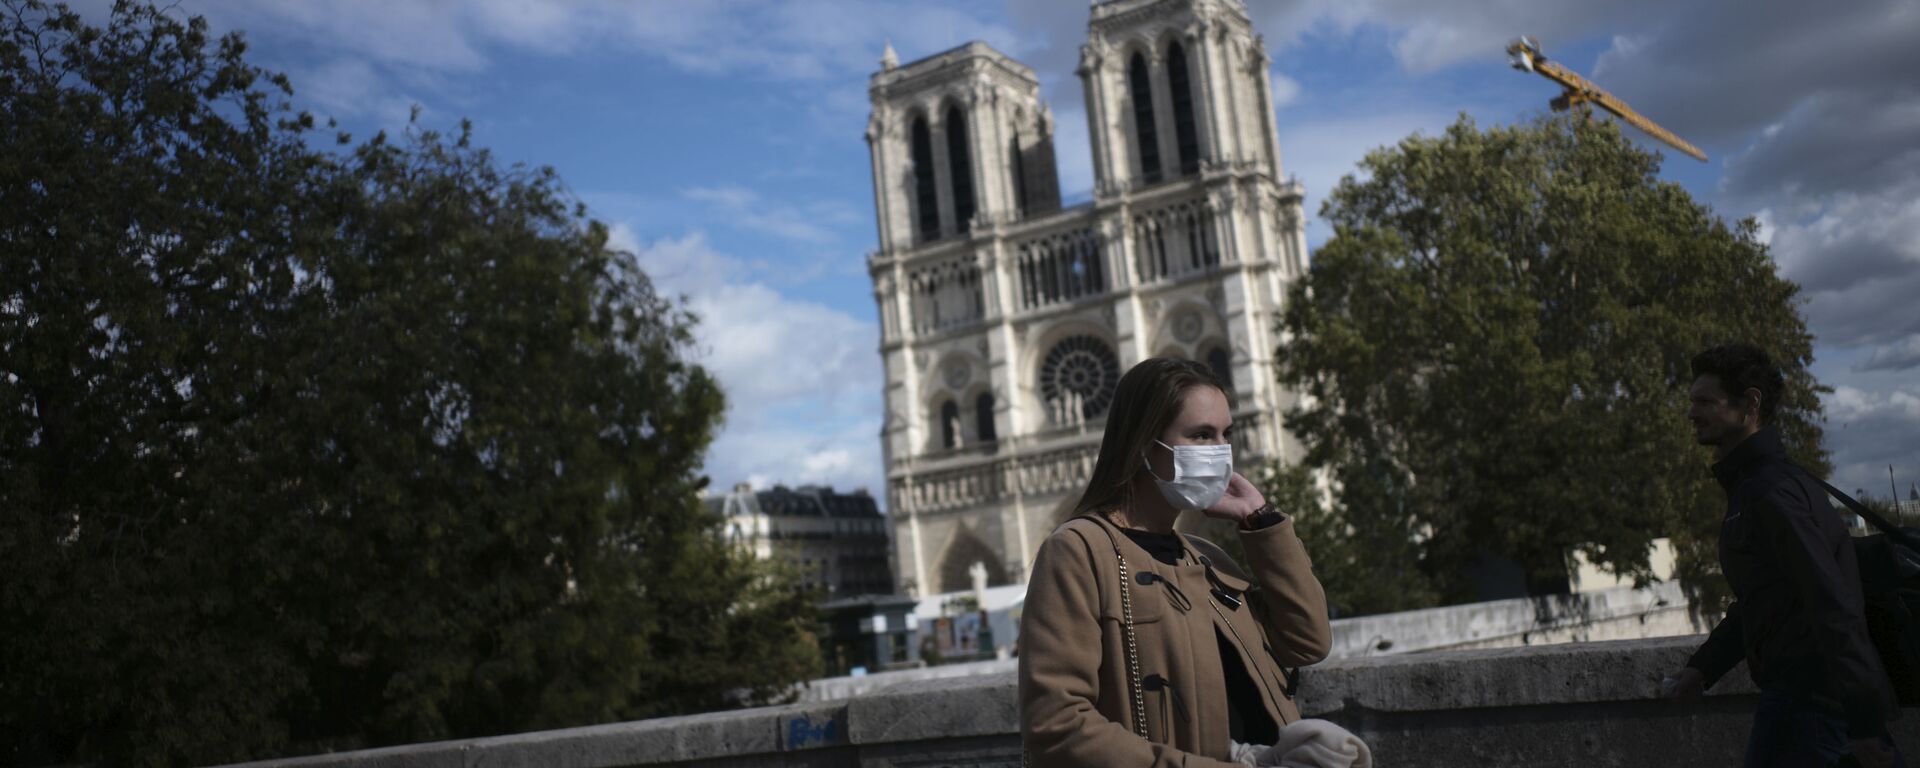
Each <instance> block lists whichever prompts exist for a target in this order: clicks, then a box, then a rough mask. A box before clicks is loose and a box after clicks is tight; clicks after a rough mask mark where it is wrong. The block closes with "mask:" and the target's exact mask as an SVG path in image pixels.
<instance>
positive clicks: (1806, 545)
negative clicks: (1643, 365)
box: [1662, 344, 1900, 767]
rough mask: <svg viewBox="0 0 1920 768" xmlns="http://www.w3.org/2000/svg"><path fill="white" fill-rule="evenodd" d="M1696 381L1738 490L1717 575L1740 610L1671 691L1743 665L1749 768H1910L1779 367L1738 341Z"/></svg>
mask: <svg viewBox="0 0 1920 768" xmlns="http://www.w3.org/2000/svg"><path fill="white" fill-rule="evenodd" d="M1693 375H1694V382H1693V387H1692V389H1691V391H1690V393H1689V396H1690V398H1691V400H1692V406H1691V407H1690V408H1689V409H1688V411H1687V416H1688V419H1689V420H1690V421H1692V423H1693V428H1694V436H1695V437H1696V438H1697V439H1698V440H1699V442H1700V444H1701V445H1710V446H1713V448H1714V459H1715V461H1714V464H1713V476H1714V478H1715V479H1716V480H1718V481H1719V482H1720V487H1721V488H1723V489H1725V491H1726V494H1727V512H1726V517H1725V518H1724V519H1723V520H1722V521H1721V523H1720V570H1721V572H1722V573H1723V574H1725V575H1726V577H1727V582H1728V584H1729V585H1730V586H1732V588H1733V594H1734V603H1733V605H1731V606H1729V607H1728V608H1727V614H1726V618H1724V619H1722V620H1721V621H1720V624H1719V625H1718V626H1716V627H1714V628H1713V633H1712V634H1711V635H1709V636H1708V637H1707V641H1706V642H1705V643H1703V644H1702V645H1701V646H1700V650H1699V651H1697V652H1696V653H1694V654H1693V658H1691V659H1689V660H1688V661H1687V666H1686V667H1684V668H1682V669H1681V670H1680V671H1678V672H1675V673H1673V674H1671V675H1669V676H1668V677H1667V679H1666V680H1664V681H1662V683H1663V688H1664V689H1665V692H1666V693H1667V695H1669V696H1671V697H1673V698H1676V699H1681V700H1691V699H1694V698H1697V697H1698V696H1699V695H1700V693H1701V692H1702V691H1703V690H1705V689H1706V688H1707V687H1709V686H1711V685H1713V684H1714V683H1715V682H1716V681H1718V680H1719V679H1720V677H1721V676H1722V675H1725V674H1726V673H1727V672H1728V671H1729V670H1731V669H1733V667H1734V665H1735V664H1737V663H1739V662H1740V660H1742V659H1745V660H1746V662H1747V672H1748V673H1749V674H1751V675H1752V676H1753V681H1754V684H1755V685H1757V686H1759V688H1760V690H1761V695H1760V705H1759V708H1758V710H1757V711H1756V712H1755V713H1754V721H1753V733H1752V736H1751V737H1750V738H1749V740H1748V742H1747V759H1746V765H1747V766H1750V767H1753V766H1831V765H1835V764H1837V763H1838V762H1839V761H1840V759H1841V758H1842V757H1843V756H1844V755H1845V754H1847V753H1848V752H1849V751H1851V752H1852V754H1853V755H1854V757H1855V758H1856V759H1857V760H1859V761H1860V762H1861V764H1863V765H1870V766H1875V765H1896V764H1900V763H1899V760H1900V757H1899V754H1898V753H1897V752H1896V751H1894V750H1893V748H1892V740H1891V739H1887V738H1885V734H1886V725H1885V723H1886V719H1887V716H1888V715H1889V714H1891V713H1894V712H1897V711H1898V710H1897V707H1898V705H1897V704H1896V703H1895V702H1894V698H1893V691H1892V688H1891V686H1890V685H1889V684H1888V682H1887V676H1886V672H1885V671H1884V670H1883V669H1882V668H1881V666H1880V659H1879V656H1878V655H1877V654H1876V653H1875V651H1874V649H1873V644H1872V642H1871V641H1870V640H1869V639H1868V637H1867V625H1866V614H1865V609H1864V607H1863V602H1862V597H1861V594H1860V570H1859V566H1858V564H1857V563H1856V562H1855V561H1854V553H1853V542H1852V540H1851V539H1850V538H1849V537H1848V534H1847V529H1846V525H1845V523H1843V522H1842V521H1841V519H1840V516H1839V514H1837V513H1836V512H1835V511H1834V509H1833V506H1832V504H1831V503H1830V502H1829V501H1828V500H1827V497H1826V494H1825V493H1824V492H1823V490H1822V489H1821V488H1820V486H1819V484H1818V483H1817V482H1816V481H1815V480H1814V479H1813V478H1812V477H1811V476H1810V475H1808V474H1807V473H1806V472H1805V471H1804V470H1802V469H1800V468H1799V467H1797V466H1795V465H1794V464H1793V463H1792V462H1789V461H1788V460H1787V457H1786V451H1785V449H1784V448H1783V447H1782V445H1781V442H1780V432H1779V430H1778V429H1777V428H1776V427H1774V426H1773V425H1772V422H1773V418H1774V413H1775V410H1776V409H1777V407H1778V404H1779V401H1780V393H1781V391H1782V390H1783V389H1784V388H1785V383H1784V380H1783V378H1782V376H1781V374H1780V370H1779V368H1777V367H1775V366H1774V364H1773V362H1772V361H1771V360H1770V359H1768V357H1767V355H1766V353H1764V352H1761V351H1760V350H1759V349H1757V348H1754V347H1751V346H1748V345H1744V344H1733V345H1727V346H1721V347H1715V348H1713V349H1709V350H1707V351H1705V352H1702V353H1700V354H1699V355H1698V356H1696V357H1694V358H1693ZM1849 742H1851V744H1850V743H1849Z"/></svg>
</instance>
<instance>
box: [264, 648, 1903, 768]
mask: <svg viewBox="0 0 1920 768" xmlns="http://www.w3.org/2000/svg"><path fill="white" fill-rule="evenodd" d="M1699 641H1700V638H1699V637H1675V638H1662V639H1654V640H1625V641H1615V642H1600V643H1573V644H1565V645H1552V646H1545V647H1520V648H1501V649H1489V650H1473V651H1440V652H1432V653H1416V654H1406V655H1399V656H1385V657H1373V658H1350V659H1343V660H1338V661H1331V662H1327V663H1325V664H1322V665H1320V666H1318V667H1315V668H1312V669H1309V670H1307V671H1306V673H1305V675H1304V683H1303V688H1302V698H1301V700H1300V705H1301V710H1302V711H1303V712H1304V713H1306V714H1307V716H1309V717H1321V718H1326V719H1328V720H1332V721H1334V722H1337V723H1340V724H1341V725H1344V726H1346V727H1347V728H1349V729H1352V730H1354V731H1355V732H1357V733H1359V734H1360V735H1361V736H1362V737H1363V738H1365V739H1366V740H1367V741H1368V743H1370V744H1371V745H1372V746H1373V749H1374V756H1375V759H1376V762H1377V763H1378V764H1380V765H1386V766H1396V765H1417V766H1463V767H1465V766H1472V767H1473V768H1482V767H1498V766H1514V767H1515V768H1519V767H1520V766H1526V767H1527V768H1535V767H1537V766H1558V765H1580V766H1644V765H1683V764H1684V765H1691V766H1719V765H1734V764H1737V762H1738V759H1739V755H1740V754H1741V751H1742V749H1743V747H1744V745H1745V742H1746V736H1747V724H1748V720H1749V718H1750V716H1751V713H1752V709H1753V705H1754V699H1755V696H1754V690H1753V687H1752V684H1751V683H1750V682H1749V681H1748V680H1747V679H1746V676H1745V673H1744V671H1742V670H1736V671H1735V672H1734V673H1733V674H1732V675H1729V676H1728V679H1726V680H1724V681H1722V682H1721V685H1720V687H1719V688H1718V689H1716V690H1715V691H1714V692H1713V694H1712V695H1709V696H1708V697H1707V699H1706V700H1705V701H1702V702H1700V703H1698V704H1695V705H1692V706H1683V705H1677V704H1671V703H1668V702H1664V701H1657V700H1654V699H1652V698H1651V696H1652V692H1653V690H1654V688H1655V686H1656V685H1657V683H1658V680H1659V679H1660V676H1661V674H1663V673H1664V672H1666V671H1667V670H1669V669H1673V668H1676V667H1678V666H1680V665H1681V664H1682V663H1683V662H1685V660H1686V657H1687V655H1688V654H1689V653H1691V652H1692V649H1693V648H1694V647H1695V646H1696V645H1697V644H1698V643H1699ZM1014 707H1015V701H1014V675H1013V673H1011V672H1008V671H996V672H989V673H986V674H980V675H975V676H971V677H962V678H951V679H942V680H919V681H913V682H906V683H900V684H897V685H893V686H889V687H886V688H883V689H879V690H874V691H868V692H866V693H863V694H860V695H858V696H857V697H854V698H850V699H845V700H840V701H830V702H818V703H811V704H798V705H792V706H786V707H769V708H764V709H754V710H743V711H738V712H725V713H717V714H710V715H697V716H691V717H677V718H663V719H659V720H644V721H639V722H632V723H618V724H613V725H603V726H594V727H590V728H574V729H568V730H562V731H547V732H542V733H530V734H520V735H515V736H501V737H495V738H488V739H475V740H469V741H451V742H440V743H434V744H417V745H411V746H405V747H393V748H388V749H378V750H368V751H364V752H349V753H341V754H335V755H322V756H316V757H309V758H299V759H293V760H282V761H272V762H264V763H252V764H249V765H256V766H289V767H290V766H315V767H316V768H317V767H320V766H325V767H326V768H349V767H353V768H362V767H365V768H374V767H376V766H377V767H379V768H442V767H445V768H456V767H457V768H481V767H482V766H485V767H486V768H516V767H518V766H529V767H530V766H555V767H556V768H560V767H568V766H579V767H582V768H584V767H586V766H608V767H611V766H633V765H657V764H680V765H694V766H716V767H717V766H822V767H824V766H861V767H862V768H879V767H881V766H909V765H911V766H933V765H941V766H1017V765H1019V763H1020V760H1019V726H1018V721H1017V718H1016V715H1015V709H1014ZM1894 733H1895V737H1896V738H1897V739H1898V740H1899V742H1900V746H1901V749H1902V751H1904V752H1905V753H1906V754H1908V755H1913V756H1920V713H1914V712H1907V713H1906V716H1905V717H1903V718H1902V719H1901V721H1900V722H1897V723H1895V724H1894Z"/></svg>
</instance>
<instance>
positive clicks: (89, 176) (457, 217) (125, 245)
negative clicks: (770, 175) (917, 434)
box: [0, 0, 818, 764]
mask: <svg viewBox="0 0 1920 768" xmlns="http://www.w3.org/2000/svg"><path fill="white" fill-rule="evenodd" d="M245 52H246V48H245V44H244V41H243V40H242V39H241V38H240V37H239V36H237V35H230V36H226V37H220V38H217V39H216V38H214V37H212V36H210V35H209V33H208V31H207V26H206V24H205V22H204V21H203V20H201V19H198V18H195V19H190V20H184V21H183V20H180V19H176V18H174V17H173V16H171V15H169V14H168V13H167V12H164V11H160V10H156V9H153V8H151V7H148V6H144V5H134V4H130V3H125V2H123V3H121V4H119V5H116V7H115V9H114V12H113V16H112V20H111V22H110V24H109V25H108V26H107V27H106V28H104V29H101V28H95V27H91V26H89V25H88V24H87V23H85V22H84V21H83V20H82V19H81V18H80V17H78V16H77V15H76V14H74V13H71V12H69V11H68V10H66V9H65V8H64V7H58V6H55V7H48V6H46V5H43V4H42V3H40V2H37V1H36V0H4V2H0V107H3V108H4V119H0V615H4V616H6V617H7V628H6V629H5V630H0V744H4V745H6V746H5V747H0V762H5V763H36V762H57V761H74V760H104V761H107V762H110V763H116V764H118V763H132V764H179V763H185V762H192V763H211V762H219V761H228V760H238V759H244V758H253V757H260V756H265V755H271V754H276V753H281V752H284V751H287V750H289V749H318V748H327V747H350V746H360V745H371V744H383V743H394V742H402V741H417V740H427V739H438V738H450V737H464V736H475V735H483V734H492V733H501V732H509V731H516V730H527V729H533V728H544V727H556V726H566V725H578V724H587V723H597V722H606V721H611V720H618V719H631V718H639V717H648V716H656V715H664V714H674V713H683V712H692V711H698V710H702V709H711V708H716V707H721V706H726V705H728V704H730V703H735V702H739V701H748V702H752V701H764V700H767V699H769V698H772V697H775V696H778V695H779V694H780V692H782V691H784V690H786V689H787V687H788V686H789V685H790V684H791V683H793V682H794V681H796V680H800V679H805V677H807V676H808V675H809V674H811V673H812V671H813V670H814V669H816V668H817V666H818V658H817V651H816V650H814V649H813V647H812V645H811V643H810V641H809V639H808V637H807V630H808V629H810V628H811V626H812V618H811V615H810V611H811V608H810V605H809V602H808V597H809V596H808V595H806V594H805V593H802V592H798V591H795V590H793V589H790V588H788V587H787V586H785V582H784V581H782V580H781V579H778V578H771V577H769V574H768V572H766V571H763V570H761V567H760V566H758V565H755V564H754V563H753V562H752V561H751V559H750V558H747V557H746V556H744V555H742V554H739V553H736V552H734V551H733V550H732V549H730V548H729V547H727V546H726V545H725V544H724V543H723V542H722V541H721V540H720V539H719V538H718V537H717V536H715V535H714V527H715V525H716V522H717V521H716V520H715V519H714V518H712V517H711V515H710V513H708V512H707V511H706V510H705V508H704V507H703V506H702V504H701V503H700V500H699V498H698V495H699V493H700V491H701V490H702V488H703V487H704V485H705V483H706V479H705V478H704V477H702V476H701V475H700V463H699V462H700V457H701V456H702V454H703V453H704V452H705V449H706V447H707V445H708V443H709V442H710V440H711V438H712V435H713V433H714V430H715V428H716V426H717V423H718V419H719V415H720V413H721V411H722V397H721V393H720V391H719V389H718V388H717V387H716V385H715V383H714V381H713V379H712V378H711V377H710V376H709V375H708V374H707V373H706V372H705V371H704V370H702V369H701V368H700V367H698V366H696V365H693V364H691V363H689V362H688V361H687V359H686V355H685V353H686V350H687V347H688V344H689V341H690V338H691V337H690V328H691V324H692V322H693V318H692V317H691V316H689V315H688V314H687V313H686V312H685V311H683V310H682V309H680V308H679V307H678V306H676V305H675V304H674V303H673V302H671V301H669V300H667V299H666V298H663V297H661V296H660V295H658V294H657V293H656V292H655V291H654V289H653V287H652V285H651V283H650V282H649V281H648V279H647V277H646V275H645V274H643V273H642V272H641V271H640V269H639V268H638V266H637V263H636V261H635V259H634V258H633V256H632V255H631V254H627V253H622V252H619V251H616V250H613V249H610V248H609V247H608V242H607V237H608V235H607V230H606V228H605V227H604V226H602V225H601V224H599V223H598V222H595V221H591V220H589V219H587V218H586V217H585V215H584V211H583V209H582V208H581V207H580V206H579V205H578V204H577V203H575V202H572V200H571V199H570V198H569V197H568V196H567V195H566V194H565V193H564V192H563V190H562V188H561V186H560V183H559V181H558V179H557V178H556V177H555V175H554V174H553V173H552V171H551V170H549V169H544V168H542V169H529V168H525V167H520V166H511V167H503V166H502V164H500V163H498V162H496V161H495V160H494V159H493V158H492V157H491V156H490V155H489V154H488V153H487V152H486V151H485V150H483V149H479V148H476V147H474V146H472V145H471V143H470V140H469V132H468V130H467V129H466V127H465V126H463V127H462V129H461V130H460V131H459V132H458V133H457V134H455V135H451V136H443V135H441V134H438V133H435V132H433V131H426V130H421V129H418V128H410V129H409V130H408V131H407V134H406V135H405V136H403V137H402V138H401V139H400V140H399V141H390V140H389V139H388V138H387V137H386V136H384V135H382V136H375V137H373V138H372V139H370V140H367V141H365V142H361V143H358V144H355V143H354V142H353V141H352V139H351V138H350V137H347V136H345V135H343V134H341V135H337V136H333V135H322V136H320V137H319V139H316V134H324V133H325V132H323V131H317V130H315V126H314V124H313V121H312V120H311V118H309V117H307V116H306V115H305V114H301V113H296V112H294V111H292V109H291V107H290V106H289V100H290V97H291V94H292V90H291V86H290V84H289V83H288V82H287V80H286V79H285V78H283V77H281V76H278V75H272V74H269V73H266V72H264V71H262V70H260V69H258V68H256V67H254V66H252V65H249V64H248V63H247V62H246V59H245ZM329 138H331V139H337V144H334V145H333V146H327V147H316V146H315V145H316V144H318V145H326V144H329V143H330V142H328V141H325V140H324V139H329Z"/></svg>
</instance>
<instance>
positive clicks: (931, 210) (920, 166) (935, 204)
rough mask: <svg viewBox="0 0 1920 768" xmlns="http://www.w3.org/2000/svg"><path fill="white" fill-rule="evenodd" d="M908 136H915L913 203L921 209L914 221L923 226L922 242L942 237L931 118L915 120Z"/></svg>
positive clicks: (920, 231) (920, 234)
mask: <svg viewBox="0 0 1920 768" xmlns="http://www.w3.org/2000/svg"><path fill="white" fill-rule="evenodd" d="M908 133H910V134H912V136H913V200H914V203H915V205H916V206H917V207H918V208H919V210H918V211H916V212H915V213H916V216H915V218H914V221H915V222H916V223H917V224H918V225H919V226H918V227H917V228H916V229H917V234H919V236H920V240H921V241H923V242H924V241H927V240H937V239H939V237H940V199H939V196H938V194H937V192H936V188H935V187H934V186H933V184H934V182H933V134H932V133H930V132H929V131H928V130H927V119H926V118H925V117H915V118H914V119H913V127H912V128H911V129H909V131H908Z"/></svg>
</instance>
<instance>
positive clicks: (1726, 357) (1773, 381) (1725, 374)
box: [1693, 344, 1787, 424]
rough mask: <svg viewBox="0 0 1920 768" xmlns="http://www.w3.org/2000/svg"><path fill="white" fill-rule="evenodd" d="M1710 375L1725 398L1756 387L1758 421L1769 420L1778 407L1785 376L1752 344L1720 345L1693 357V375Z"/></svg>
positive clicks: (1784, 387)
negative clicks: (1724, 393)
mask: <svg viewBox="0 0 1920 768" xmlns="http://www.w3.org/2000/svg"><path fill="white" fill-rule="evenodd" d="M1701 376H1712V377H1714V378H1716V379H1719V380H1720V387H1721V388H1722V389H1725V390H1726V391H1727V396H1728V397H1739V396H1740V395H1741V394H1743V393H1745V392H1746V391H1747V390H1749V389H1757V390H1760V423H1762V424H1771V423H1773V415H1774V413H1775V412H1776V411H1778V410H1779V409H1780V393H1781V392H1782V391H1783V390H1785V389H1786V388H1787V383H1786V379H1785V378H1784V377H1783V376H1781V375H1780V367H1779V366H1777V365H1774V364H1773V358H1771V357H1768V356H1767V353H1765V352H1762V351H1761V350H1760V348H1759V347H1756V346H1754V345H1752V344H1722V345H1720V346H1717V347H1714V348H1712V349H1709V350H1707V351H1705V352H1701V353H1700V354H1697V355H1694V356H1693V377H1694V378H1696V379H1697V378H1700V377H1701Z"/></svg>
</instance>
